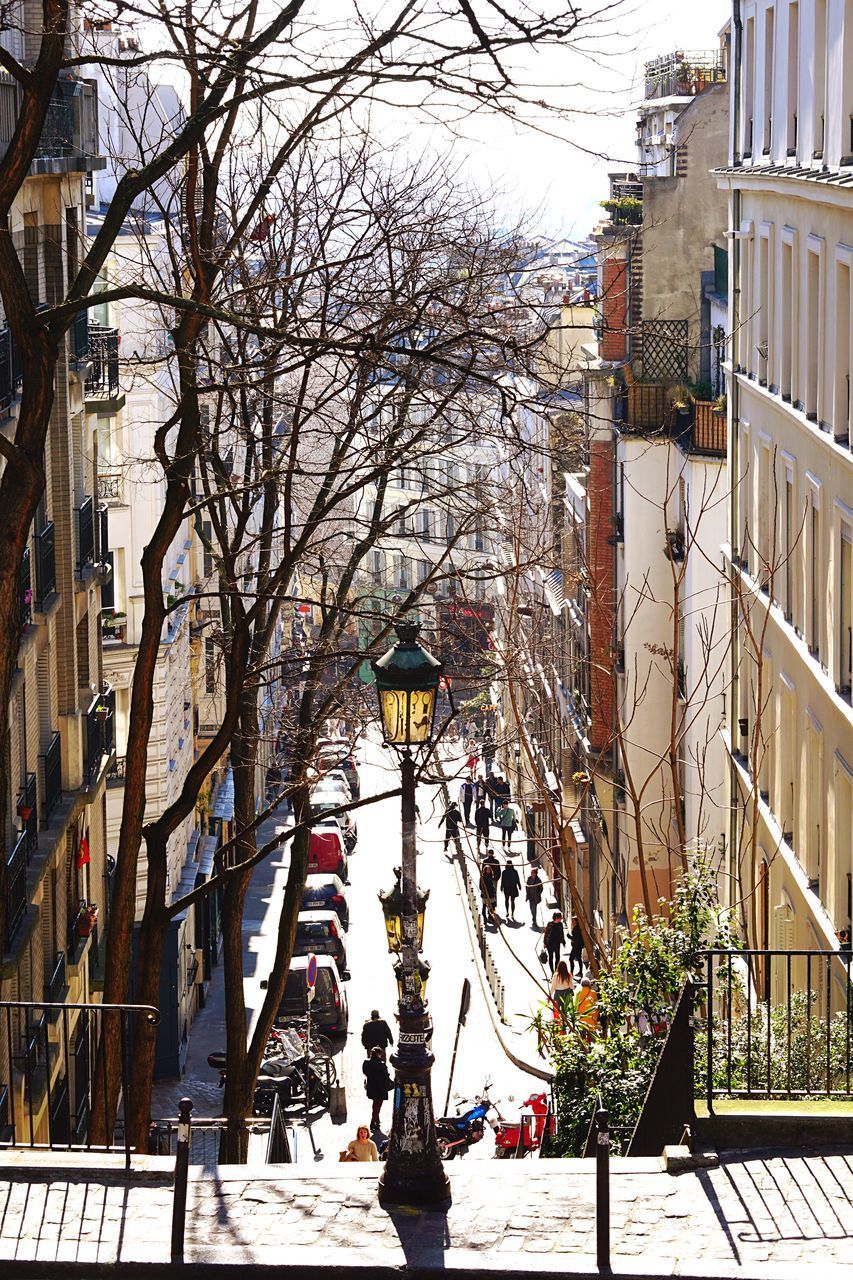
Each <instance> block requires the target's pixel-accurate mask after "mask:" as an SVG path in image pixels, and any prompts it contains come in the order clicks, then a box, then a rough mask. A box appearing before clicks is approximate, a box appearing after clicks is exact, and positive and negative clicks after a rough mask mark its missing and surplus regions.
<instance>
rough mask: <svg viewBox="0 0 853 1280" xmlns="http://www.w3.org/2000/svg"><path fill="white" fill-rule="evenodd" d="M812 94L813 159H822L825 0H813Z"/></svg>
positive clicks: (824, 95) (824, 91)
mask: <svg viewBox="0 0 853 1280" xmlns="http://www.w3.org/2000/svg"><path fill="white" fill-rule="evenodd" d="M813 47H814V96H813V104H814V105H813V107H812V110H813V111H814V121H813V130H812V135H813V142H814V156H815V159H823V141H824V138H823V135H824V104H825V102H826V0H814V46H813Z"/></svg>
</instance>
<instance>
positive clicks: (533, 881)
mask: <svg viewBox="0 0 853 1280" xmlns="http://www.w3.org/2000/svg"><path fill="white" fill-rule="evenodd" d="M524 890H525V896H526V897H527V905H528V906H529V907H530V923H531V924H532V925H533V928H534V929H535V928H536V926H537V924H538V923H539V921H538V919H537V916H538V913H539V903H540V902H541V901H542V893H543V890H544V886H543V884H542V881H541V880H540V879H539V868H538V867H531V869H530V875H529V876H528V877H527V880H526V882H525V885H524Z"/></svg>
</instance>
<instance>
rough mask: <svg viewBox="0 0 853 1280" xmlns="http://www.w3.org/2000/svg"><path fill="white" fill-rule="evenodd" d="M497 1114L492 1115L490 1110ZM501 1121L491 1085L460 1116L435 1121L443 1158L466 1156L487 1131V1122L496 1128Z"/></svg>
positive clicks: (444, 1117)
mask: <svg viewBox="0 0 853 1280" xmlns="http://www.w3.org/2000/svg"><path fill="white" fill-rule="evenodd" d="M490 1111H494V1112H495V1115H494V1116H490V1115H489V1112H490ZM499 1122H500V1116H499V1115H498V1114H497V1107H496V1106H495V1104H494V1103H493V1102H492V1100H491V1098H490V1097H489V1086H488V1084H486V1086H485V1087H484V1089H483V1092H482V1094H481V1095H480V1096H479V1097H478V1098H475V1099H474V1106H473V1107H469V1108H468V1110H467V1111H463V1112H462V1114H461V1115H458V1116H442V1117H441V1119H439V1120H436V1122H435V1136H436V1138H437V1140H438V1150H439V1153H440V1155H441V1158H442V1160H452V1159H453V1158H454V1157H455V1156H464V1154H465V1152H466V1151H467V1150H468V1149H469V1148H470V1147H472V1146H473V1145H474V1143H475V1142H479V1141H480V1140H481V1139H482V1137H483V1134H484V1133H485V1129H486V1123H488V1124H489V1126H490V1127H491V1128H495V1127H496V1126H497V1125H498V1123H499Z"/></svg>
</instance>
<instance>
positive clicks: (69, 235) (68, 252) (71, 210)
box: [65, 205, 80, 288]
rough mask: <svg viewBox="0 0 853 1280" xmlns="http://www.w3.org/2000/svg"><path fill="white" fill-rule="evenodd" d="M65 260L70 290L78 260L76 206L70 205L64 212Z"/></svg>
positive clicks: (75, 276)
mask: <svg viewBox="0 0 853 1280" xmlns="http://www.w3.org/2000/svg"><path fill="white" fill-rule="evenodd" d="M65 260H66V263H67V265H68V286H69V288H70V287H71V284H72V283H73V281H74V280H75V279H76V278H77V267H78V263H79V260H80V255H79V241H78V234H77V206H76V205H70V206H69V207H68V208H67V209H66V210H65Z"/></svg>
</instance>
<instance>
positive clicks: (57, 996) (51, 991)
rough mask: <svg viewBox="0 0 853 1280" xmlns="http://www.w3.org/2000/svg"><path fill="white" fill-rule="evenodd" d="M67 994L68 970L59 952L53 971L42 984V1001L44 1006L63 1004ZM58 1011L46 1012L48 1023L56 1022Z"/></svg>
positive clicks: (63, 955)
mask: <svg viewBox="0 0 853 1280" xmlns="http://www.w3.org/2000/svg"><path fill="white" fill-rule="evenodd" d="M67 994H68V970H67V966H66V963H65V952H64V951H60V953H59V955H58V956H57V957H56V961H55V963H54V966H53V971H52V973H51V975H50V977H49V978H47V979H46V981H45V984H44V1000H45V1004H63V1003H64V1002H65V997H66V996H67ZM59 1014H60V1010H59V1009H51V1010H49V1011H48V1015H47V1016H48V1021H49V1022H56V1021H57V1020H58V1018H59Z"/></svg>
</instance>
